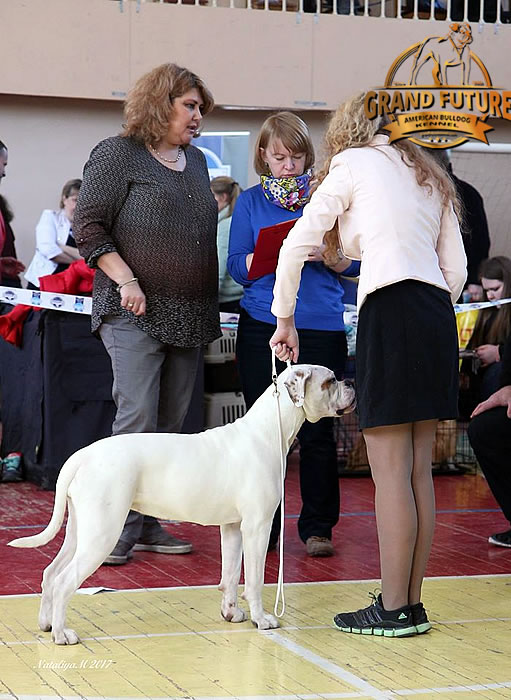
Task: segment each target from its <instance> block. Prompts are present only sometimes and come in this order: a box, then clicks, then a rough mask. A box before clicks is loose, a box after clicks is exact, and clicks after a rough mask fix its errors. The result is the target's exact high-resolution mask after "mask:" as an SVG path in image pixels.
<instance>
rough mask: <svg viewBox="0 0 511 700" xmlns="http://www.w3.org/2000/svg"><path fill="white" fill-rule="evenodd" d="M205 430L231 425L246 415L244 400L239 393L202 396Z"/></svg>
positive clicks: (229, 392)
mask: <svg viewBox="0 0 511 700" xmlns="http://www.w3.org/2000/svg"><path fill="white" fill-rule="evenodd" d="M204 408H205V425H206V428H216V427H217V426H219V425H226V423H232V422H233V421H235V420H236V419H237V418H241V416H244V415H245V413H246V410H247V409H246V406H245V399H244V398H243V394H242V393H241V392H240V391H224V392H218V393H215V394H204Z"/></svg>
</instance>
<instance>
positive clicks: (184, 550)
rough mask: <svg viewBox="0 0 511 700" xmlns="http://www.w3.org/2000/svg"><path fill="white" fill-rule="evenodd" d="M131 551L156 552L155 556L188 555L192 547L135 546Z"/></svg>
mask: <svg viewBox="0 0 511 700" xmlns="http://www.w3.org/2000/svg"><path fill="white" fill-rule="evenodd" d="M133 549H134V550H135V551H136V552H156V553H157V554H189V552H191V551H192V549H193V545H191V544H180V545H172V546H171V545H164V544H136V545H135V546H134V547H133Z"/></svg>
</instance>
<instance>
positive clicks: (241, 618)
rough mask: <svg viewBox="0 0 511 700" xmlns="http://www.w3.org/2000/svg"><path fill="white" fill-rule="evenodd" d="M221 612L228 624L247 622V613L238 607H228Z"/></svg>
mask: <svg viewBox="0 0 511 700" xmlns="http://www.w3.org/2000/svg"><path fill="white" fill-rule="evenodd" d="M220 612H221V613H222V617H223V618H224V620H226V621H227V622H245V620H246V619H247V614H246V612H245V611H244V610H242V609H241V608H238V606H237V605H232V606H226V607H225V608H222V610H221V611H220Z"/></svg>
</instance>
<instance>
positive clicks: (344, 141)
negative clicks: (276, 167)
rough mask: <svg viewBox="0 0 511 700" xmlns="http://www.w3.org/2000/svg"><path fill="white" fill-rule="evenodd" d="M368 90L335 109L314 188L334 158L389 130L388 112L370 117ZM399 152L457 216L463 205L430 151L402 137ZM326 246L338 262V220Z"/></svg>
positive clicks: (422, 184) (420, 180) (397, 144)
mask: <svg viewBox="0 0 511 700" xmlns="http://www.w3.org/2000/svg"><path fill="white" fill-rule="evenodd" d="M364 102H365V93H364V92H360V93H358V94H356V95H354V96H353V97H351V98H350V99H349V100H347V101H346V102H344V103H343V104H341V105H340V106H339V107H338V108H337V110H336V111H335V112H334V113H333V115H332V117H331V119H330V122H329V124H328V127H327V130H326V133H325V136H324V139H323V150H324V153H325V160H324V162H323V165H322V167H321V168H320V169H319V170H318V172H317V174H316V180H315V183H314V188H315V189H316V188H317V187H318V186H319V184H320V183H321V182H323V180H324V179H325V177H326V176H327V175H328V171H329V168H330V163H331V160H332V158H333V157H334V156H336V155H337V154H338V153H340V152H341V151H345V150H346V149H347V148H363V147H364V146H369V145H370V144H371V141H372V139H373V138H374V136H375V135H376V134H377V133H382V134H387V132H386V131H385V130H382V127H383V126H385V125H386V124H388V123H389V120H388V118H387V117H386V116H384V117H381V118H380V119H369V118H368V117H367V116H366V113H365V109H364ZM392 146H393V147H394V148H396V149H397V150H398V151H399V152H400V154H401V159H402V161H403V162H404V163H405V164H406V165H407V166H408V167H409V168H413V170H414V173H415V178H416V180H417V184H418V185H419V186H420V187H423V188H424V189H425V190H426V191H427V192H428V193H429V194H431V193H432V192H433V190H434V189H436V190H437V191H438V192H440V196H441V198H442V201H443V202H444V204H448V203H449V202H452V204H453V206H454V208H455V211H456V213H457V214H458V216H460V215H461V207H460V204H459V201H458V197H457V194H456V189H455V187H454V184H453V182H452V180H451V178H450V177H449V175H448V174H447V173H446V172H445V170H444V169H443V168H442V167H441V166H440V165H439V164H438V163H437V162H436V161H435V160H433V158H432V157H431V156H430V155H428V153H427V152H426V151H425V149H421V148H419V147H418V146H415V144H413V143H412V142H411V141H408V140H407V139H403V140H401V141H396V142H394V143H392ZM324 243H325V244H326V249H325V252H324V254H323V256H324V258H325V261H326V262H327V264H335V262H336V261H337V260H338V256H337V250H338V248H339V229H338V224H337V222H336V223H335V225H334V227H333V228H332V229H330V231H327V233H326V234H325V237H324Z"/></svg>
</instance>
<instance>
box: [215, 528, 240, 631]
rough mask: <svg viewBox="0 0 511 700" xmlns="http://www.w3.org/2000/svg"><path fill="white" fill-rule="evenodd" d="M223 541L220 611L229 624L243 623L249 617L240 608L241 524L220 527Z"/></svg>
mask: <svg viewBox="0 0 511 700" xmlns="http://www.w3.org/2000/svg"><path fill="white" fill-rule="evenodd" d="M220 535H221V539H222V579H221V581H220V585H219V586H218V588H219V590H221V591H222V593H223V595H222V605H221V608H220V611H221V613H222V617H223V618H224V620H227V622H243V621H244V620H246V619H247V615H246V613H245V612H244V610H242V609H241V608H239V607H238V584H239V582H240V575H241V551H242V547H241V531H240V524H239V523H229V524H228V525H221V526H220Z"/></svg>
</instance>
